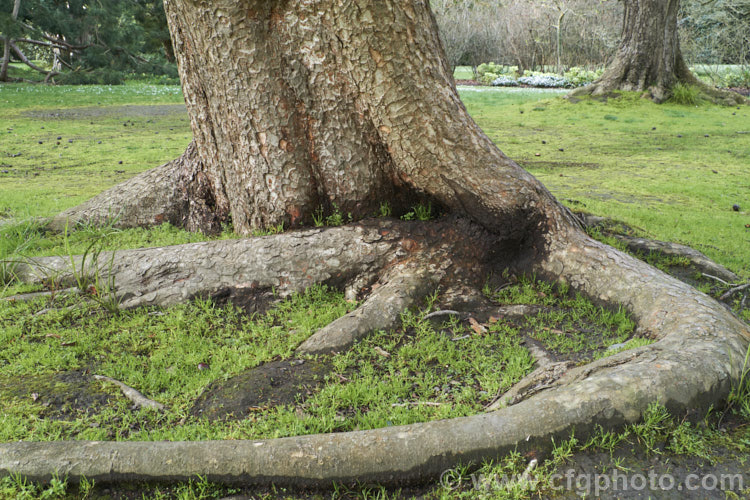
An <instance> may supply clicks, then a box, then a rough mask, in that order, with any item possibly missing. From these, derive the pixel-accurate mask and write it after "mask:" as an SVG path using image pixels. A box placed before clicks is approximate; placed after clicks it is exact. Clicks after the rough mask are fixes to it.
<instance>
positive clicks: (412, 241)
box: [0, 221, 750, 486]
mask: <svg viewBox="0 0 750 500" xmlns="http://www.w3.org/2000/svg"><path fill="white" fill-rule="evenodd" d="M451 228H452V229H451ZM457 228H460V224H455V223H454V221H447V222H443V223H432V224H418V223H413V224H407V223H400V222H396V221H391V222H385V223H383V225H382V226H378V225H376V224H372V225H367V224H365V225H364V226H362V227H357V226H354V227H342V228H334V229H328V230H310V231H305V232H299V233H290V234H284V235H278V236H273V237H265V238H259V239H255V240H248V241H225V242H211V243H205V244H195V245H183V246H181V247H177V248H175V249H172V250H171V251H170V252H169V253H167V252H166V251H165V250H164V249H161V250H156V249H149V250H138V251H130V252H121V253H118V258H117V259H116V263H115V266H116V270H117V272H118V275H117V276H118V280H120V284H119V285H118V286H123V285H124V286H125V287H126V288H127V289H128V290H131V291H130V292H128V293H130V294H133V295H130V296H129V297H128V298H127V299H126V303H127V301H131V302H129V303H130V304H136V303H141V304H148V303H155V302H157V303H161V304H170V303H174V302H176V301H178V300H181V299H183V298H188V297H190V296H193V295H196V294H204V293H208V294H211V293H215V292H216V291H217V290H219V289H221V288H223V287H231V286H235V287H236V286H237V284H243V285H244V286H245V287H246V288H252V283H256V285H255V286H256V287H263V286H276V287H278V290H279V291H280V292H283V293H291V292H292V291H294V290H299V289H302V288H304V287H306V286H309V285H310V284H312V283H314V282H330V281H331V280H334V281H337V280H338V281H337V283H338V284H339V285H340V286H342V285H343V284H344V282H346V281H347V279H348V280H350V281H351V280H353V281H354V282H357V276H358V275H365V276H372V275H373V274H377V271H378V270H379V269H389V271H388V272H386V274H384V275H383V276H384V279H385V280H386V284H384V285H382V286H381V287H375V293H373V294H372V295H370V297H369V299H367V300H365V302H364V304H363V305H362V306H361V307H362V309H361V310H360V311H359V312H358V313H357V312H355V313H354V316H356V314H360V315H362V317H363V319H366V318H372V315H371V313H370V312H369V311H368V307H369V306H368V303H369V301H374V302H377V301H378V300H381V299H380V298H378V296H379V295H378V294H377V291H378V290H383V291H382V292H381V294H382V297H388V296H392V295H391V292H393V293H394V294H395V295H393V296H397V297H400V298H399V299H398V300H402V301H403V302H399V304H398V307H400V306H401V305H405V304H407V303H408V302H409V301H410V300H412V299H413V298H414V297H417V296H418V295H419V293H418V292H406V291H405V290H412V289H414V290H419V286H420V285H418V282H419V280H420V272H424V271H426V270H427V269H428V267H425V264H423V263H433V264H436V263H441V265H437V267H436V269H437V270H438V272H437V273H436V276H444V281H445V280H454V279H456V278H457V277H466V276H467V275H469V274H471V273H469V272H468V271H469V270H470V269H474V270H478V269H481V270H483V271H486V270H487V265H488V262H490V261H486V260H485V262H484V264H482V265H478V264H476V255H481V254H482V253H483V252H485V251H486V249H487V248H488V243H489V244H490V245H491V243H492V242H491V241H490V242H488V241H487V240H486V239H483V237H479V236H477V235H479V234H480V233H481V231H475V232H471V228H472V226H471V225H469V226H464V227H463V228H462V230H461V229H457ZM467 228H468V229H469V231H466V229H467ZM451 231H453V233H452V234H451ZM485 237H486V236H485ZM435 238H437V239H435ZM437 241H441V242H443V245H442V247H440V245H434V246H431V245H428V243H432V244H435V242H437ZM449 242H450V243H449ZM436 248H437V250H436ZM284 249H286V250H284ZM443 252H451V255H458V256H460V257H456V258H455V260H454V261H453V263H452V264H451V265H445V253H443ZM485 255H486V254H485ZM506 257H507V256H506ZM120 259H123V262H124V261H127V263H128V265H127V266H126V265H125V264H124V263H120V262H119V261H120ZM472 259H473V260H472ZM42 260H43V261H44V264H45V265H46V266H47V267H53V268H57V267H56V266H57V263H55V261H54V259H53V260H49V259H47V260H44V259H42ZM186 262H192V263H193V264H192V265H193V267H192V269H188V268H189V267H190V266H187V265H186ZM472 262H474V263H473V264H472ZM491 262H494V263H495V264H499V263H500V262H501V260H500V259H497V260H491ZM232 263H234V264H232ZM35 266H36V267H35ZM119 266H122V267H119ZM224 266H229V267H228V268H227V269H224ZM410 266H415V267H412V268H411V269H412V270H413V271H409V272H407V271H406V270H407V269H410ZM472 266H474V267H472ZM41 268H42V265H41V263H40V262H39V261H36V262H35V263H33V264H32V266H30V267H27V268H26V271H27V274H26V276H33V275H34V272H38V270H39V269H41ZM526 270H527V271H532V272H536V273H537V274H538V275H543V276H546V277H548V278H550V279H562V280H564V281H566V282H568V283H569V284H570V285H571V286H572V287H573V288H574V289H576V290H579V291H581V292H583V293H585V294H586V295H588V296H589V297H591V298H593V299H594V300H597V301H599V302H601V303H603V304H609V305H613V306H615V305H617V304H622V305H623V306H624V307H626V308H627V310H628V311H629V312H630V313H631V314H632V315H633V316H634V317H635V319H636V320H637V323H638V328H639V330H640V333H641V334H642V335H648V336H649V337H651V338H653V339H655V340H657V342H655V343H654V344H651V345H649V346H645V347H641V348H638V349H635V350H631V351H626V352H622V353H619V354H616V355H613V356H611V357H608V358H605V359H602V360H599V361H596V362H594V363H591V364H589V365H586V366H583V367H577V368H571V369H569V370H567V371H566V372H565V373H563V374H562V375H559V374H556V376H555V380H554V381H551V382H550V383H548V384H545V385H547V386H548V387H546V388H541V389H542V390H539V391H537V392H536V393H534V394H531V395H530V396H529V397H527V398H526V399H522V400H520V401H518V402H515V401H514V402H515V404H513V405H511V406H508V407H506V408H502V409H499V410H497V411H493V412H489V413H484V414H481V415H475V416H471V417H465V418H458V419H453V420H446V421H436V422H427V423H421V424H414V425H407V426H400V427H388V428H383V429H374V430H367V431H358V432H345V433H339V434H324V435H312V436H300V437H291V438H284V439H274V440H257V441H211V442H87V441H77V442H53V443H32V442H18V443H5V444H0V475H5V474H22V475H24V476H27V477H29V478H30V479H34V480H41V481H45V480H49V479H50V478H51V477H52V475H53V474H59V475H61V476H67V477H68V478H69V479H70V480H71V481H77V480H79V479H80V478H81V477H84V476H85V477H86V478H87V479H89V480H92V479H93V480H95V481H97V482H98V483H103V482H105V483H106V482H110V481H118V480H143V481H175V480H186V479H188V478H191V477H194V476H195V475H198V474H200V475H202V476H204V477H206V478H208V479H209V480H211V481H219V482H229V483H232V482H242V483H245V484H268V483H275V484H290V485H307V486H310V485H312V486H329V485H330V484H331V483H332V482H334V481H341V482H345V483H355V482H378V483H381V484H391V485H398V484H403V483H408V482H419V481H425V480H428V479H431V478H435V477H437V476H438V475H439V474H440V473H441V472H442V471H444V470H445V469H447V468H449V467H452V466H454V465H456V464H457V463H459V462H461V463H468V462H475V463H476V462H479V461H481V460H486V459H493V458H497V457H498V456H500V455H503V454H505V453H506V452H509V451H511V450H518V451H520V452H522V453H523V452H529V453H534V454H536V455H540V454H543V453H544V452H545V450H548V449H549V448H550V445H551V440H550V437H564V436H567V435H568V434H569V433H570V432H572V431H573V430H575V433H576V435H577V436H580V437H585V436H586V435H588V434H589V433H590V432H592V429H594V427H595V425H594V424H598V425H601V426H603V427H605V428H613V427H616V426H620V425H623V424H627V423H631V422H635V421H637V420H638V419H639V418H640V417H641V414H642V413H643V412H644V411H645V410H646V408H647V406H648V405H649V404H650V403H652V402H654V401H659V402H660V403H662V404H664V405H665V406H666V407H667V408H668V409H669V410H671V411H672V412H675V413H684V412H687V411H690V410H692V409H694V408H708V407H709V406H711V405H714V406H717V405H721V404H722V402H723V401H725V399H726V398H727V396H728V394H729V392H730V390H731V389H732V386H733V384H735V383H737V381H738V380H739V378H740V375H741V373H742V371H743V369H746V367H745V366H744V365H743V362H744V359H745V353H746V352H747V349H748V344H749V343H750V330H748V327H747V325H746V324H744V323H743V322H741V321H740V320H738V319H737V318H736V317H735V316H734V315H733V314H732V313H731V312H729V311H728V310H726V308H724V307H723V306H721V305H720V304H719V303H718V302H716V301H714V300H713V299H711V298H709V297H707V296H706V295H704V294H702V293H700V292H698V291H696V290H695V289H693V288H691V287H690V286H688V285H686V284H684V283H682V282H679V281H678V280H676V279H673V278H671V277H669V276H667V275H666V274H664V273H662V272H660V271H658V270H656V269H654V268H652V267H650V266H648V265H647V264H645V263H643V262H641V261H638V260H636V259H634V258H632V257H630V256H628V255H626V254H623V253H621V252H617V251H614V250H612V249H611V248H609V247H606V246H605V245H602V244H600V243H598V242H596V241H593V240H591V239H590V238H588V237H587V236H586V235H584V234H583V233H581V232H580V231H577V230H574V229H571V230H570V232H569V233H568V234H564V235H560V234H558V235H556V237H555V238H554V239H553V238H552V237H550V239H549V243H548V253H547V257H546V258H544V259H542V260H540V261H539V263H537V264H535V265H532V266H531V267H528V268H526ZM334 271H335V272H334ZM391 272H392V273H393V274H389V273H391ZM386 277H387V278H386ZM425 279H426V280H427V281H428V282H429V278H428V277H427V276H425ZM436 279H439V278H436ZM136 283H137V285H138V287H142V286H146V287H147V288H148V290H147V291H146V292H145V293H144V294H143V295H141V296H137V297H136V295H135V294H134V292H133V291H132V289H133V288H134V287H135V285H136ZM183 290H184V292H183ZM383 300H385V299H383ZM346 321H349V320H346ZM335 324H336V323H335V322H334V323H333V324H332V325H335ZM348 324H349V323H347V325H348ZM324 330H325V329H324ZM330 330H331V331H334V330H335V331H338V332H341V330H343V329H338V328H331V329H330ZM338 335H339V334H338V333H336V334H334V336H335V337H336V336H338ZM348 342H349V340H346V342H345V343H348ZM514 399H515V398H514Z"/></svg>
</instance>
